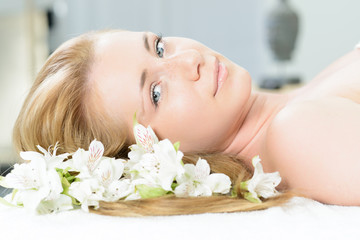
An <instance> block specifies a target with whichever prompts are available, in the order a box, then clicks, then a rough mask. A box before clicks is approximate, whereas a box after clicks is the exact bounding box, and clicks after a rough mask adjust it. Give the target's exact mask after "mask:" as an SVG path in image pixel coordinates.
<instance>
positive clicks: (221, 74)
mask: <svg viewBox="0 0 360 240" xmlns="http://www.w3.org/2000/svg"><path fill="white" fill-rule="evenodd" d="M227 76H228V71H227V68H226V66H225V64H223V63H222V62H220V61H219V60H218V59H217V58H216V60H215V68H214V81H215V93H214V97H215V96H216V95H217V94H218V92H219V91H220V89H221V87H222V86H223V84H224V82H225V80H226V78H227Z"/></svg>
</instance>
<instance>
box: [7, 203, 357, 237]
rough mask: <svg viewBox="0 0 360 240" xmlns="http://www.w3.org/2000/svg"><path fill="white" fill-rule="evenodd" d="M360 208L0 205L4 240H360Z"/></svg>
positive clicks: (303, 205) (311, 205)
mask: <svg viewBox="0 0 360 240" xmlns="http://www.w3.org/2000/svg"><path fill="white" fill-rule="evenodd" d="M359 223H360V207H340V206H331V205H325V204H321V203H319V202H316V201H313V200H309V199H305V198H293V199H292V200H291V201H290V202H289V204H287V205H286V206H282V207H273V208H269V209H267V210H263V211H252V212H241V213H220V214H197V215H185V216H171V217H144V218H125V217H110V216H100V215H97V214H91V213H85V212H82V211H81V210H75V211H68V212H62V213H57V214H52V215H41V216H39V215H33V214H30V213H28V212H26V211H25V210H24V209H17V208H8V207H4V206H0V236H1V238H2V239H61V240H63V239H66V238H69V237H71V239H86V240H91V239H107V240H108V239H134V240H136V239H156V240H159V239H166V240H176V239H181V240H190V239H207V240H209V239H224V240H226V239H248V240H256V239H262V240H263V239H276V240H281V239H287V240H288V239H301V240H304V239H327V240H329V239H330V240H331V239H347V240H348V239H357V240H358V239H360V228H359Z"/></svg>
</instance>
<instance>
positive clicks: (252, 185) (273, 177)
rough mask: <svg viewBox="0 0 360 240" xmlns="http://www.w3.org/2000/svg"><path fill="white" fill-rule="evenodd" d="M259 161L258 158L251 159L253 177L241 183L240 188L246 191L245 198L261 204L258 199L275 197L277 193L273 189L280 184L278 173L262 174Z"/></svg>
mask: <svg viewBox="0 0 360 240" xmlns="http://www.w3.org/2000/svg"><path fill="white" fill-rule="evenodd" d="M260 161H261V159H260V158H259V156H255V157H254V158H253V159H252V164H253V166H254V169H255V170H254V175H253V176H252V178H251V179H250V180H248V181H246V182H242V185H241V188H242V189H243V190H247V191H248V192H247V193H245V195H244V196H245V198H246V199H248V200H249V201H252V202H261V200H260V199H259V197H263V198H269V197H272V196H275V195H276V194H277V193H278V192H277V190H276V189H275V187H276V186H278V185H279V183H280V182H281V177H280V174H279V172H273V173H264V171H263V168H262V165H261V163H260Z"/></svg>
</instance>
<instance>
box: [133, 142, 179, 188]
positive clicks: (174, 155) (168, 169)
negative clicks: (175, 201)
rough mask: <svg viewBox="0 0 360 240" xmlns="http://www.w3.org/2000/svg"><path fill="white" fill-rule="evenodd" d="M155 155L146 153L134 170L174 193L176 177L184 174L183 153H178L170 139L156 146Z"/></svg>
mask: <svg viewBox="0 0 360 240" xmlns="http://www.w3.org/2000/svg"><path fill="white" fill-rule="evenodd" d="M153 148H154V153H146V154H144V155H143V156H142V158H141V160H140V161H139V163H137V164H136V165H134V167H133V168H132V169H133V170H135V171H136V172H137V173H138V174H139V176H140V177H142V178H144V179H147V180H148V181H149V182H152V183H153V184H157V185H159V186H161V187H162V188H163V189H164V190H166V191H172V188H171V184H172V183H173V181H174V179H175V178H176V176H179V175H182V174H183V173H184V168H183V166H182V161H181V159H182V157H183V153H182V152H180V151H176V150H175V148H174V146H173V145H172V144H171V142H170V141H169V140H168V139H165V140H162V141H160V142H159V143H158V144H154V146H153Z"/></svg>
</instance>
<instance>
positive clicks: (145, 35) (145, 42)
mask: <svg viewBox="0 0 360 240" xmlns="http://www.w3.org/2000/svg"><path fill="white" fill-rule="evenodd" d="M143 40H144V47H145V49H146V50H147V51H148V52H150V46H149V38H148V35H147V33H144V35H143Z"/></svg>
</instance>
